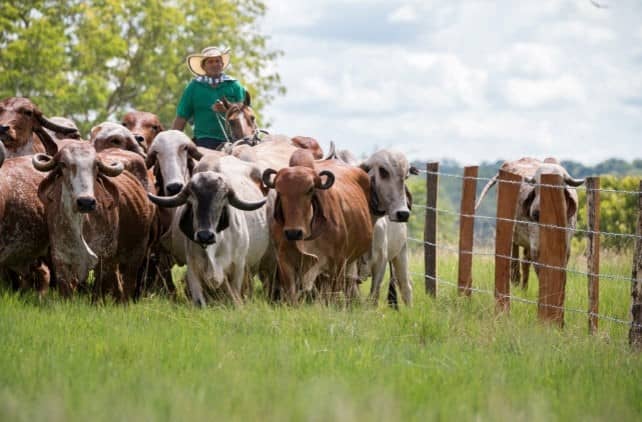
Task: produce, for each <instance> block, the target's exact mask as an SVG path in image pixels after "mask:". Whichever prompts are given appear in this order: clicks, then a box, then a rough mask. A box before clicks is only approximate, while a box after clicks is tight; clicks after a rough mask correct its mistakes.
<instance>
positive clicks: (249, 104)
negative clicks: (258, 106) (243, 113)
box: [243, 91, 252, 107]
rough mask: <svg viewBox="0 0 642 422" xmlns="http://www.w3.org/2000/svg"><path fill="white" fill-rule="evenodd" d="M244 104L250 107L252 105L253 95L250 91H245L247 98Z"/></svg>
mask: <svg viewBox="0 0 642 422" xmlns="http://www.w3.org/2000/svg"><path fill="white" fill-rule="evenodd" d="M243 104H245V105H246V106H248V107H251V106H252V97H251V96H250V93H249V91H245V98H244V99H243Z"/></svg>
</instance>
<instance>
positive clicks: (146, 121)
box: [122, 111, 165, 151]
mask: <svg viewBox="0 0 642 422" xmlns="http://www.w3.org/2000/svg"><path fill="white" fill-rule="evenodd" d="M122 125H123V126H124V127H126V128H127V129H129V130H130V131H131V133H132V134H133V135H134V138H135V139H136V141H137V142H138V143H139V145H140V146H141V147H142V148H143V149H144V150H145V151H148V150H149V148H150V147H151V145H152V141H153V140H154V138H155V137H156V135H158V134H159V133H160V132H162V131H163V130H165V129H164V128H163V125H162V124H161V122H160V119H159V118H158V116H157V115H155V114H154V113H149V112H147V111H130V112H129V113H127V114H125V115H124V116H123V120H122Z"/></svg>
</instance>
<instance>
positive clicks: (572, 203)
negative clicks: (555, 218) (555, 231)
mask: <svg viewBox="0 0 642 422" xmlns="http://www.w3.org/2000/svg"><path fill="white" fill-rule="evenodd" d="M564 198H566V219H567V221H568V220H570V219H571V218H572V217H573V216H574V215H575V213H576V212H577V199H576V198H573V196H572V195H571V192H570V191H569V190H568V188H567V189H564Z"/></svg>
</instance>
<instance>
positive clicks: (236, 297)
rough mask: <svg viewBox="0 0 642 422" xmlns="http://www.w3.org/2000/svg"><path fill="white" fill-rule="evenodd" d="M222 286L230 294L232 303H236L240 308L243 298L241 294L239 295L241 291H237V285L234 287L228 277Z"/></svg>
mask: <svg viewBox="0 0 642 422" xmlns="http://www.w3.org/2000/svg"><path fill="white" fill-rule="evenodd" d="M241 278H242V277H241ZM241 281H242V280H241ZM221 287H223V290H224V291H225V293H226V294H227V295H228V297H229V298H231V299H232V303H233V304H234V306H235V307H237V308H238V307H240V306H241V305H242V304H243V302H242V300H241V296H240V295H239V291H237V290H236V288H235V287H232V285H231V284H230V282H229V281H228V280H227V278H226V279H225V281H223V284H222V286H221Z"/></svg>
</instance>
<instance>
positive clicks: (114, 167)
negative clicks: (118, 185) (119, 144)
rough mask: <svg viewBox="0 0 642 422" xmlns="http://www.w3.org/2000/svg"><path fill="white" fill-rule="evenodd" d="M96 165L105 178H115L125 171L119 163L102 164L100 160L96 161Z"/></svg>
mask: <svg viewBox="0 0 642 422" xmlns="http://www.w3.org/2000/svg"><path fill="white" fill-rule="evenodd" d="M96 163H97V164H98V170H100V172H101V173H103V174H104V175H105V176H109V177H116V176H118V175H119V174H120V173H122V172H123V170H125V166H124V165H123V163H121V162H120V161H114V162H113V163H111V164H110V165H107V164H105V163H103V162H102V161H100V160H96Z"/></svg>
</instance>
